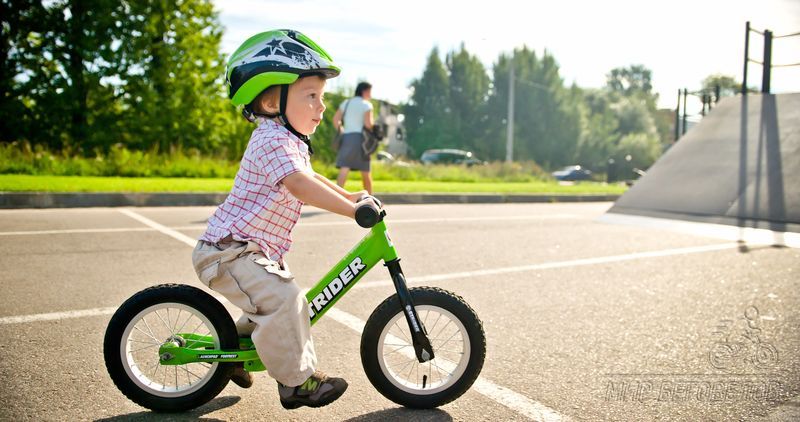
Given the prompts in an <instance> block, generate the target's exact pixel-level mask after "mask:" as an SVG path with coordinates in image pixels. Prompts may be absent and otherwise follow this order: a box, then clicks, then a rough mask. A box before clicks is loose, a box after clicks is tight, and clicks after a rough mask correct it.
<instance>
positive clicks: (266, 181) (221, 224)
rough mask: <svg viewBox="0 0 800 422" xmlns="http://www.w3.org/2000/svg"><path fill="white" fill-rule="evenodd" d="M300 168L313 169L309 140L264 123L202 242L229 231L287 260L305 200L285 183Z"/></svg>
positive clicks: (245, 154)
mask: <svg viewBox="0 0 800 422" xmlns="http://www.w3.org/2000/svg"><path fill="white" fill-rule="evenodd" d="M298 171H303V172H307V173H312V172H313V170H312V169H311V161H310V157H309V154H308V147H307V146H306V144H305V143H303V141H301V140H300V139H298V138H297V137H296V136H294V134H292V133H290V132H289V131H288V130H287V129H286V128H285V127H283V126H281V125H279V124H277V123H275V122H273V121H271V120H266V121H262V122H261V124H260V125H259V126H258V127H257V128H256V129H255V130H254V131H253V134H252V135H251V136H250V142H249V143H248V144H247V150H246V151H245V152H244V156H243V157H242V162H241V164H240V166H239V171H238V172H237V173H236V179H234V182H233V189H231V193H230V194H229V195H228V197H227V198H226V199H225V202H223V203H222V204H221V205H220V206H219V207H218V208H217V210H216V211H215V212H214V215H212V216H211V218H209V219H208V228H207V229H206V232H205V233H204V234H203V236H201V237H200V240H205V241H207V242H212V243H216V242H219V241H220V240H222V239H223V238H225V237H226V236H228V235H229V234H230V235H231V236H232V237H233V239H234V240H239V241H243V242H246V241H249V240H252V241H254V242H256V243H258V245H259V246H261V249H262V250H263V251H264V254H265V255H267V256H268V257H269V258H270V259H272V260H275V261H277V262H280V263H283V256H284V255H285V254H286V252H288V251H289V247H290V246H291V245H292V229H293V228H294V225H295V223H297V220H299V219H300V209H301V208H302V206H303V203H302V202H301V201H300V200H299V199H297V198H295V197H294V195H292V194H291V193H290V192H289V190H288V189H286V186H284V185H283V183H281V182H282V180H283V178H284V177H286V176H288V175H290V174H292V173H295V172H298Z"/></svg>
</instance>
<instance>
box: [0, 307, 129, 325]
mask: <svg viewBox="0 0 800 422" xmlns="http://www.w3.org/2000/svg"><path fill="white" fill-rule="evenodd" d="M116 311H117V308H116V307H114V308H95V309H82V310H78V311H65V312H51V313H49V314H33V315H19V316H9V317H2V318H0V325H6V324H23V323H26V322H36V321H61V320H64V319H71V318H83V317H91V316H100V315H111V314H113V313H114V312H116Z"/></svg>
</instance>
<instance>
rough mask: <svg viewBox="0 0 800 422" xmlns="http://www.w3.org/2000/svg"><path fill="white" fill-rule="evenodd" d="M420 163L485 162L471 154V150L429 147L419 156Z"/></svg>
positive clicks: (469, 163)
mask: <svg viewBox="0 0 800 422" xmlns="http://www.w3.org/2000/svg"><path fill="white" fill-rule="evenodd" d="M419 161H421V162H422V164H466V165H467V166H473V165H475V164H486V162H485V161H481V160H479V159H477V158H475V157H474V156H473V155H472V152H471V151H464V150H460V149H429V150H427V151H425V152H423V153H422V156H421V157H420V158H419Z"/></svg>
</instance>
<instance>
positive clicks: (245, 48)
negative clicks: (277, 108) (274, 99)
mask: <svg viewBox="0 0 800 422" xmlns="http://www.w3.org/2000/svg"><path fill="white" fill-rule="evenodd" d="M339 72H340V69H339V67H338V66H336V64H334V62H333V59H332V58H331V56H330V55H328V53H327V52H325V50H323V49H322V47H320V46H319V45H317V44H316V43H315V42H314V41H312V40H311V39H310V38H308V37H307V36H305V35H303V34H302V33H300V32H298V31H294V30H291V29H278V30H274V31H267V32H262V33H260V34H257V35H254V36H252V37H250V39H248V40H247V41H245V42H244V44H242V45H241V46H240V47H239V48H238V49H236V51H235V52H234V53H233V54H232V55H231V57H230V59H229V60H228V68H227V72H226V75H225V76H226V80H227V82H228V87H229V96H230V98H231V102H232V103H233V104H234V105H237V106H239V105H245V106H246V105H248V104H250V103H251V102H252V101H253V100H254V99H255V98H256V97H257V96H258V94H260V93H261V92H262V91H264V90H265V89H267V88H269V87H270V86H273V85H288V84H291V83H294V81H296V80H297V79H298V78H299V77H300V76H302V75H304V74H309V73H312V74H320V75H322V76H324V77H325V78H333V77H336V76H339ZM284 91H285V90H284ZM282 113H283V110H281V114H282Z"/></svg>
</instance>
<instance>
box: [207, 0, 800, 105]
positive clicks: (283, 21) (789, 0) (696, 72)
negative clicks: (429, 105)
mask: <svg viewBox="0 0 800 422" xmlns="http://www.w3.org/2000/svg"><path fill="white" fill-rule="evenodd" d="M214 5H215V8H216V10H217V11H218V12H219V14H220V21H221V23H222V25H223V26H224V27H225V33H224V35H223V40H222V49H223V52H224V53H226V54H230V53H232V52H233V51H234V50H236V48H237V47H238V46H239V45H240V44H241V43H242V42H244V41H245V40H246V39H247V38H248V37H250V36H251V35H253V34H256V33H258V32H262V31H266V30H269V29H278V28H291V29H296V30H299V31H300V32H303V33H304V34H306V35H308V36H309V37H310V38H311V39H313V40H314V41H315V42H316V43H317V44H319V45H321V46H322V47H323V48H324V49H325V50H327V51H328V53H329V54H330V55H331V56H332V57H333V58H334V60H335V61H336V63H337V64H338V65H339V66H340V67H341V68H342V74H341V76H340V77H339V78H337V79H334V80H332V81H331V82H330V84H329V89H334V90H335V89H337V88H338V89H346V90H347V91H348V92H349V91H350V90H351V89H352V88H353V87H354V86H355V85H356V83H358V82H359V81H362V80H367V81H369V82H370V83H372V84H373V89H372V91H373V96H374V97H376V98H379V99H383V100H387V101H390V102H393V103H401V102H405V101H407V100H408V98H409V96H410V90H409V85H410V84H411V82H412V81H413V80H414V79H417V78H419V77H421V75H422V72H423V70H424V68H425V64H426V61H427V57H428V55H429V54H430V52H431V49H432V48H434V47H438V48H439V52H440V55H441V56H442V58H443V57H444V54H446V53H447V52H449V51H452V50H456V49H459V48H460V46H461V45H462V43H463V45H464V46H465V48H466V49H467V51H469V52H470V53H471V54H473V55H477V56H478V58H479V59H480V60H481V61H482V62H483V64H484V66H485V67H486V68H487V72H489V74H491V69H492V66H493V64H494V62H496V61H497V58H498V56H499V55H500V54H501V53H506V54H508V53H510V52H511V51H513V49H514V48H520V47H522V46H523V45H524V46H527V47H528V48H529V49H533V50H535V51H536V52H537V54H542V53H543V52H544V51H545V50H546V51H547V52H549V53H550V54H552V55H553V56H554V57H555V59H556V61H557V62H558V63H559V65H560V73H561V77H562V78H563V79H564V81H565V83H566V84H572V83H576V84H577V85H578V86H580V87H583V88H599V87H602V86H604V85H605V82H606V74H608V73H609V71H610V70H611V69H613V68H615V67H625V66H629V65H632V64H641V65H644V66H645V67H647V68H649V69H650V70H651V71H652V82H653V89H654V91H655V92H657V93H658V94H659V101H658V104H659V107H662V108H672V109H674V108H675V106H676V103H677V95H678V94H677V91H678V89H681V88H688V89H689V90H690V91H691V90H696V89H699V88H700V86H701V81H702V80H703V79H704V78H705V77H706V76H708V75H711V74H717V73H721V74H725V75H729V76H733V77H735V78H736V79H737V80H741V78H742V70H743V59H744V34H745V22H746V21H748V20H749V21H750V22H751V26H752V27H753V28H756V29H759V30H763V29H770V30H772V32H773V34H774V35H783V34H792V33H798V32H800V0H758V1H756V0H670V1H664V0H604V1H597V0H583V1H578V0H552V1H538V0H515V1H509V0H491V1H480V2H473V1H468V0H462V1H450V0H440V1H437V0H427V1H421V0H404V1H397V2H382V1H374V0H373V1H362V0H337V1H320V0H248V1H244V0H214ZM763 42H764V41H763V38H762V36H761V35H759V34H756V33H751V35H750V57H751V58H752V59H756V60H759V61H761V60H762V54H763V53H762V51H763ZM772 50H773V57H772V62H773V64H785V63H800V36H798V37H789V38H780V39H775V40H774V41H773V47H772ZM761 72H762V71H761V66H760V65H757V64H752V63H751V64H750V65H749V70H748V84H749V85H751V86H756V87H757V88H759V89H760V87H761ZM771 86H772V92H773V93H780V92H800V66H797V67H788V68H773V70H772V82H771ZM693 107H694V108H695V109H697V108H699V103H695V104H692V103H690V113H691V112H692V111H691V108H693Z"/></svg>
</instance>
